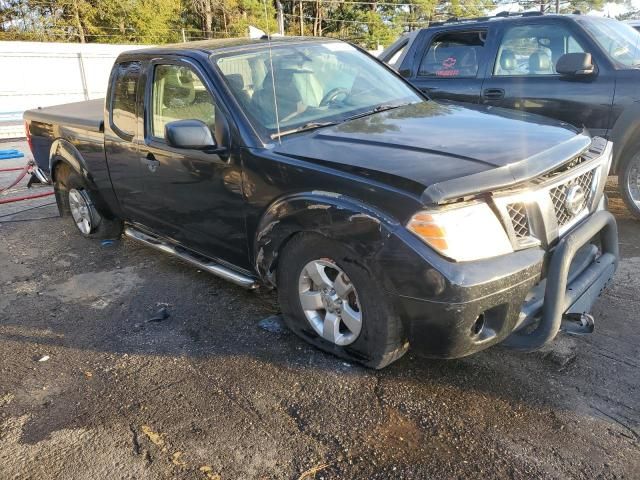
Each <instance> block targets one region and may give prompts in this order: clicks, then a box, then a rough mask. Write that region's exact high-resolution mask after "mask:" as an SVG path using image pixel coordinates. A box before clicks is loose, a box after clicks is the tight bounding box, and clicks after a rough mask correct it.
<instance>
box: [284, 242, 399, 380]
mask: <svg viewBox="0 0 640 480" xmlns="http://www.w3.org/2000/svg"><path fill="white" fill-rule="evenodd" d="M362 265H363V262H362V259H361V258H360V257H359V256H358V255H357V254H356V253H355V252H353V251H352V250H351V249H350V248H349V247H348V246H346V245H344V244H341V243H338V242H335V241H333V240H330V239H327V238H325V237H322V236H319V235H314V234H299V235H297V236H296V237H294V238H293V239H292V240H291V241H290V242H288V243H287V245H286V246H285V248H284V249H283V251H282V253H281V256H280V261H279V266H278V272H277V280H278V298H279V301H280V305H281V307H282V312H283V315H284V319H285V322H286V323H287V325H288V326H289V328H290V329H291V330H292V331H293V332H294V333H296V334H297V335H298V336H300V337H302V338H303V339H304V340H306V341H308V342H310V343H311V344H313V345H315V346H316V347H318V348H320V349H322V350H324V351H326V352H330V353H333V354H334V355H338V356H340V357H342V358H346V359H348V360H352V361H356V362H359V363H362V364H364V365H366V366H368V367H371V368H383V367H385V366H386V365H389V364H390V363H392V362H394V361H395V360H397V359H399V358H400V357H402V355H404V353H405V352H406V351H407V349H408V347H409V344H408V341H407V338H406V335H405V332H404V328H403V326H402V324H401V322H400V319H399V318H398V316H397V315H396V314H395V312H394V311H393V308H392V307H391V304H390V302H389V301H388V299H387V296H386V294H385V293H384V292H383V291H382V290H381V289H380V288H379V287H378V285H377V284H376V282H375V281H374V279H373V278H372V277H371V275H370V274H369V272H368V271H367V270H366V269H365V268H364V267H363V266H362Z"/></svg>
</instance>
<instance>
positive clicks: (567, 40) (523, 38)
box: [493, 25, 584, 76]
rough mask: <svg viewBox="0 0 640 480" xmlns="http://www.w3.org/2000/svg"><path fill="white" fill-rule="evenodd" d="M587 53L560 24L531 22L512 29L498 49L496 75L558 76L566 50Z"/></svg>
mask: <svg viewBox="0 0 640 480" xmlns="http://www.w3.org/2000/svg"><path fill="white" fill-rule="evenodd" d="M579 52H584V49H583V48H582V47H581V46H580V44H579V43H578V41H577V40H576V39H575V37H574V36H573V35H572V34H571V32H569V31H568V30H567V29H566V28H565V27H562V26H559V25H527V26H518V27H511V28H509V29H508V30H507V31H506V33H505V34H504V37H503V39H502V42H501V44H500V48H499V49H498V59H497V61H496V63H495V66H494V69H493V74H494V75H496V76H532V75H535V76H539V75H555V74H556V63H557V62H558V59H559V58H560V57H561V56H562V55H564V54H565V53H579Z"/></svg>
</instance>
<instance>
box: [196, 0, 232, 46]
mask: <svg viewBox="0 0 640 480" xmlns="http://www.w3.org/2000/svg"><path fill="white" fill-rule="evenodd" d="M191 2H192V4H193V9H194V10H195V12H196V13H197V14H198V15H199V16H200V20H201V23H202V31H203V33H204V35H205V37H207V38H211V37H212V36H213V32H212V29H211V26H212V24H213V5H212V2H211V0H191ZM225 20H226V18H225Z"/></svg>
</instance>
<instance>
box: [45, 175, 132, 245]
mask: <svg viewBox="0 0 640 480" xmlns="http://www.w3.org/2000/svg"><path fill="white" fill-rule="evenodd" d="M55 189H56V191H57V192H58V193H59V194H60V195H59V197H60V198H61V200H62V203H63V208H62V209H63V211H64V212H65V213H66V214H70V215H71V218H72V219H73V223H74V224H75V226H76V227H77V229H78V231H79V232H80V233H81V234H82V235H84V236H85V237H89V238H99V239H106V238H108V239H113V238H118V237H119V236H120V235H121V234H122V230H123V226H124V225H123V222H122V220H120V219H117V218H114V219H109V218H106V217H105V216H104V215H101V214H100V212H99V211H98V209H97V208H96V207H95V205H94V203H93V200H92V199H91V194H90V192H89V190H88V189H87V188H86V184H85V182H84V180H83V179H82V177H81V176H80V175H78V174H77V173H76V172H74V171H73V170H71V169H70V168H69V167H67V165H65V164H62V165H61V166H60V167H59V169H58V171H56V184H55Z"/></svg>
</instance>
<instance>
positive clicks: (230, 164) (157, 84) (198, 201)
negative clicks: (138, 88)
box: [140, 57, 249, 268]
mask: <svg viewBox="0 0 640 480" xmlns="http://www.w3.org/2000/svg"><path fill="white" fill-rule="evenodd" d="M207 78H208V77H207V75H206V74H205V73H204V72H203V70H201V68H200V67H199V66H198V65H197V64H196V63H195V62H191V61H187V60H183V59H176V58H173V57H166V58H155V59H154V60H153V61H152V62H151V64H150V65H149V69H148V73H147V79H148V80H147V88H146V96H145V105H146V108H145V111H146V115H145V135H144V144H142V145H140V159H141V161H142V162H144V164H145V165H146V170H145V190H146V192H147V197H148V198H149V200H151V201H152V202H154V203H155V204H156V205H157V210H156V215H155V218H154V228H156V229H157V230H158V231H159V233H162V234H164V235H166V236H168V237H170V238H172V239H175V240H177V241H179V242H180V243H182V244H183V245H185V246H187V247H189V248H191V249H193V250H195V251H197V252H200V253H202V254H204V255H206V256H208V257H212V258H217V259H219V260H223V261H226V262H229V263H231V264H233V265H235V266H239V267H243V268H248V267H249V265H248V245H247V238H246V233H245V222H244V209H243V197H242V176H241V168H240V161H239V158H238V155H236V154H235V153H234V151H233V149H232V145H231V141H230V139H229V138H223V137H228V136H227V135H226V134H225V132H228V131H229V130H228V128H226V125H227V124H226V122H227V118H228V116H227V115H226V112H225V110H224V109H222V108H221V103H220V100H219V97H218V96H216V95H215V90H214V87H213V85H212V84H211V82H210V81H207ZM176 120H200V121H202V122H204V123H205V124H207V125H208V126H209V128H210V129H211V131H212V134H213V136H214V138H215V140H216V144H217V145H218V147H219V148H217V150H216V151H208V150H196V149H189V148H175V147H172V146H170V145H168V143H167V142H166V140H165V132H164V127H165V125H166V124H167V123H169V122H172V121H176Z"/></svg>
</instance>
